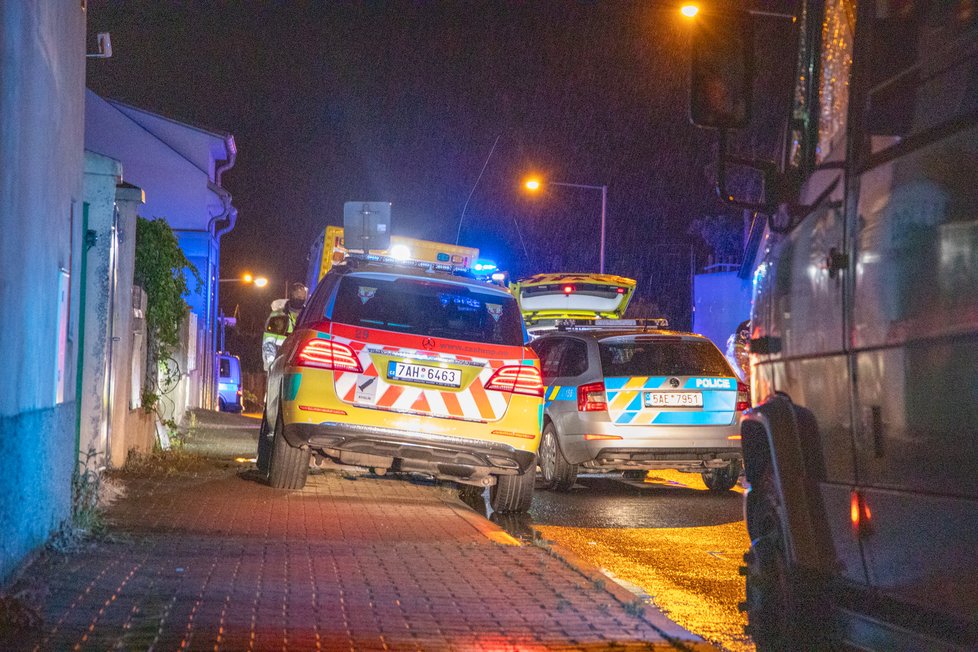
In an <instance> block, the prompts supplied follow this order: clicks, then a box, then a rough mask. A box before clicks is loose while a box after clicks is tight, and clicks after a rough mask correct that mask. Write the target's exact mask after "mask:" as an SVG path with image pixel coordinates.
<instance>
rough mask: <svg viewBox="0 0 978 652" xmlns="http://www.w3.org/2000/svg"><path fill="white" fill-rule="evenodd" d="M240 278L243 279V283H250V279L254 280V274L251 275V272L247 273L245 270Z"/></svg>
mask: <svg viewBox="0 0 978 652" xmlns="http://www.w3.org/2000/svg"><path fill="white" fill-rule="evenodd" d="M241 280H242V281H244V282H245V283H251V282H252V281H254V280H255V277H254V276H252V275H251V274H249V273H247V272H245V273H244V274H243V275H242V276H241Z"/></svg>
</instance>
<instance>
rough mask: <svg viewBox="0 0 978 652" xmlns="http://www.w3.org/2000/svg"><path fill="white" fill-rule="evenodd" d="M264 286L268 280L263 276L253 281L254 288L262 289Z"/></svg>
mask: <svg viewBox="0 0 978 652" xmlns="http://www.w3.org/2000/svg"><path fill="white" fill-rule="evenodd" d="M266 285H268V279H267V278H265V277H264V276H259V277H258V278H256V279H255V287H258V288H263V287H265V286H266Z"/></svg>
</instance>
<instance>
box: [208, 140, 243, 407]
mask: <svg viewBox="0 0 978 652" xmlns="http://www.w3.org/2000/svg"><path fill="white" fill-rule="evenodd" d="M224 146H225V148H226V149H227V153H228V158H227V160H225V161H224V162H223V163H221V165H218V166H217V168H215V170H214V181H213V182H211V181H208V182H207V187H208V188H209V189H210V190H211V191H212V192H213V193H214V194H216V195H217V196H218V197H220V199H221V205H222V208H223V210H222V211H221V212H220V213H219V214H217V215H215V216H213V217H211V220H210V222H208V224H207V230H208V231H209V232H210V233H211V234H213V238H214V245H215V246H214V251H215V256H214V257H215V259H216V260H215V261H214V273H215V277H214V279H213V280H214V285H213V287H212V290H213V291H212V292H211V296H212V297H213V304H212V305H211V308H210V311H209V312H210V314H211V323H210V324H209V326H210V335H211V342H213V343H214V349H215V350H216V349H217V329H218V326H219V323H218V319H219V318H220V317H219V315H218V310H219V309H220V295H219V294H218V291H219V289H220V286H221V284H220V283H219V282H218V279H220V276H221V236H223V235H224V234H225V233H228V232H229V231H231V230H232V229H234V225H235V224H236V223H237V221H238V209H237V208H235V207H234V206H232V205H231V193H229V192H228V191H227V190H225V189H224V187H223V186H222V185H221V179H222V178H223V176H224V173H225V172H227V171H228V170H230V169H231V168H233V167H234V162H235V160H236V159H237V158H238V147H237V145H235V143H234V136H232V135H230V134H228V135H227V136H225V138H224ZM224 220H227V225H226V226H223V227H221V228H217V223H218V222H219V221H220V222H223V221H224ZM209 362H210V366H211V369H210V371H211V373H210V376H211V386H212V391H211V397H210V398H211V407H212V408H216V407H217V399H216V398H215V397H216V394H217V381H218V378H217V369H218V367H217V355H214V356H212V358H211V360H210V361H209Z"/></svg>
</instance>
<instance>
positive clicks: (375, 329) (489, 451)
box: [258, 258, 543, 512]
mask: <svg viewBox="0 0 978 652" xmlns="http://www.w3.org/2000/svg"><path fill="white" fill-rule="evenodd" d="M528 339H529V338H528V336H527V332H526V329H525V327H524V323H523V320H522V319H521V315H520V310H519V306H518V305H517V303H516V300H515V299H514V298H513V296H512V294H511V293H510V292H509V291H508V290H507V289H505V288H501V287H499V286H495V285H490V284H487V283H483V282H480V281H477V280H475V279H472V278H465V277H463V276H460V275H458V274H457V273H455V270H454V268H453V267H452V266H451V265H450V264H449V265H443V266H440V265H432V264H398V263H394V262H391V261H389V260H385V261H381V262H378V261H373V260H369V259H358V258H348V259H347V260H346V261H345V263H343V264H339V265H334V266H332V269H330V271H329V272H328V273H327V274H326V275H325V276H323V277H322V280H321V281H320V282H319V283H318V285H317V286H316V288H315V290H314V292H313V294H312V296H311V297H310V299H309V301H308V303H307V304H306V307H305V309H304V310H303V312H302V313H301V314H300V315H299V318H298V321H297V323H296V327H295V331H294V332H293V333H292V334H291V335H290V336H289V337H288V339H287V340H286V341H285V342H284V344H283V345H282V349H281V352H280V354H279V355H278V357H277V358H276V359H275V361H274V363H273V364H272V365H271V367H270V369H269V374H268V388H267V399H266V408H265V414H264V418H263V420H262V429H261V436H260V437H259V445H258V466H259V469H260V470H262V471H264V472H266V473H267V478H268V482H269V484H270V485H271V486H273V487H277V488H283V489H299V488H301V487H302V486H303V485H304V484H305V481H306V475H307V473H308V469H309V463H310V457H311V455H313V454H315V455H317V456H321V457H325V458H328V459H331V460H333V461H335V462H338V463H340V464H346V465H354V466H360V467H368V468H371V469H373V470H374V471H375V472H376V473H385V472H387V471H392V472H420V473H424V474H428V475H430V476H434V477H436V478H440V479H447V480H454V481H456V482H458V483H461V484H464V485H472V486H476V487H487V486H488V487H490V502H491V505H492V508H493V509H494V510H496V511H500V512H520V511H526V510H527V509H528V508H529V506H530V501H531V498H532V491H533V482H534V474H535V469H536V453H537V447H538V445H539V442H540V432H541V424H542V417H543V383H542V379H541V376H540V368H539V361H538V359H537V356H536V354H535V353H534V352H533V350H532V349H530V348H529V347H528V346H527V343H528Z"/></svg>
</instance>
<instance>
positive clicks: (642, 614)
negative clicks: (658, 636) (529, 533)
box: [537, 539, 716, 650]
mask: <svg viewBox="0 0 978 652" xmlns="http://www.w3.org/2000/svg"><path fill="white" fill-rule="evenodd" d="M537 545H538V546H540V547H541V548H543V549H544V550H546V551H547V552H549V553H550V554H551V555H552V556H553V557H556V558H557V559H559V560H561V561H562V562H564V564H566V565H567V566H568V567H569V568H572V569H574V570H575V571H577V572H578V573H580V574H581V575H583V576H584V577H586V578H587V579H588V580H589V581H590V582H592V583H595V584H597V583H599V582H600V583H601V584H602V585H603V586H602V588H603V589H604V590H605V591H607V592H608V593H610V594H611V596H612V597H613V598H614V599H615V600H617V601H618V602H619V603H621V605H622V606H624V607H626V608H627V609H629V610H634V613H636V615H637V616H638V617H639V618H642V619H643V620H645V621H646V622H648V623H649V624H650V625H652V627H654V628H655V629H657V630H659V632H661V633H662V635H663V636H664V637H665V638H667V639H669V641H670V642H671V643H673V644H675V645H678V646H680V647H681V648H682V649H686V650H701V649H702V650H715V649H716V648H715V647H714V646H713V645H711V644H709V643H707V642H706V641H704V640H703V639H702V638H700V637H699V636H697V635H696V634H694V633H692V632H691V631H689V630H687V629H684V628H683V627H681V626H679V625H678V624H677V623H675V622H673V621H672V620H670V619H669V618H668V617H667V616H666V615H665V614H664V613H663V612H662V611H661V610H660V609H659V608H658V607H657V606H656V605H655V603H654V601H652V598H651V596H649V595H647V594H645V593H638V592H633V591H631V590H629V589H628V588H627V587H625V586H623V585H622V584H620V583H619V580H618V579H617V578H614V577H612V576H610V575H608V574H607V573H605V572H604V571H603V570H601V568H599V567H598V566H595V565H594V564H592V563H591V562H589V561H588V560H586V559H584V558H583V557H581V556H580V555H578V554H577V553H575V552H573V551H572V550H570V549H568V548H566V547H564V546H562V545H560V544H559V543H554V542H551V541H548V540H545V539H539V540H538V543H537Z"/></svg>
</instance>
